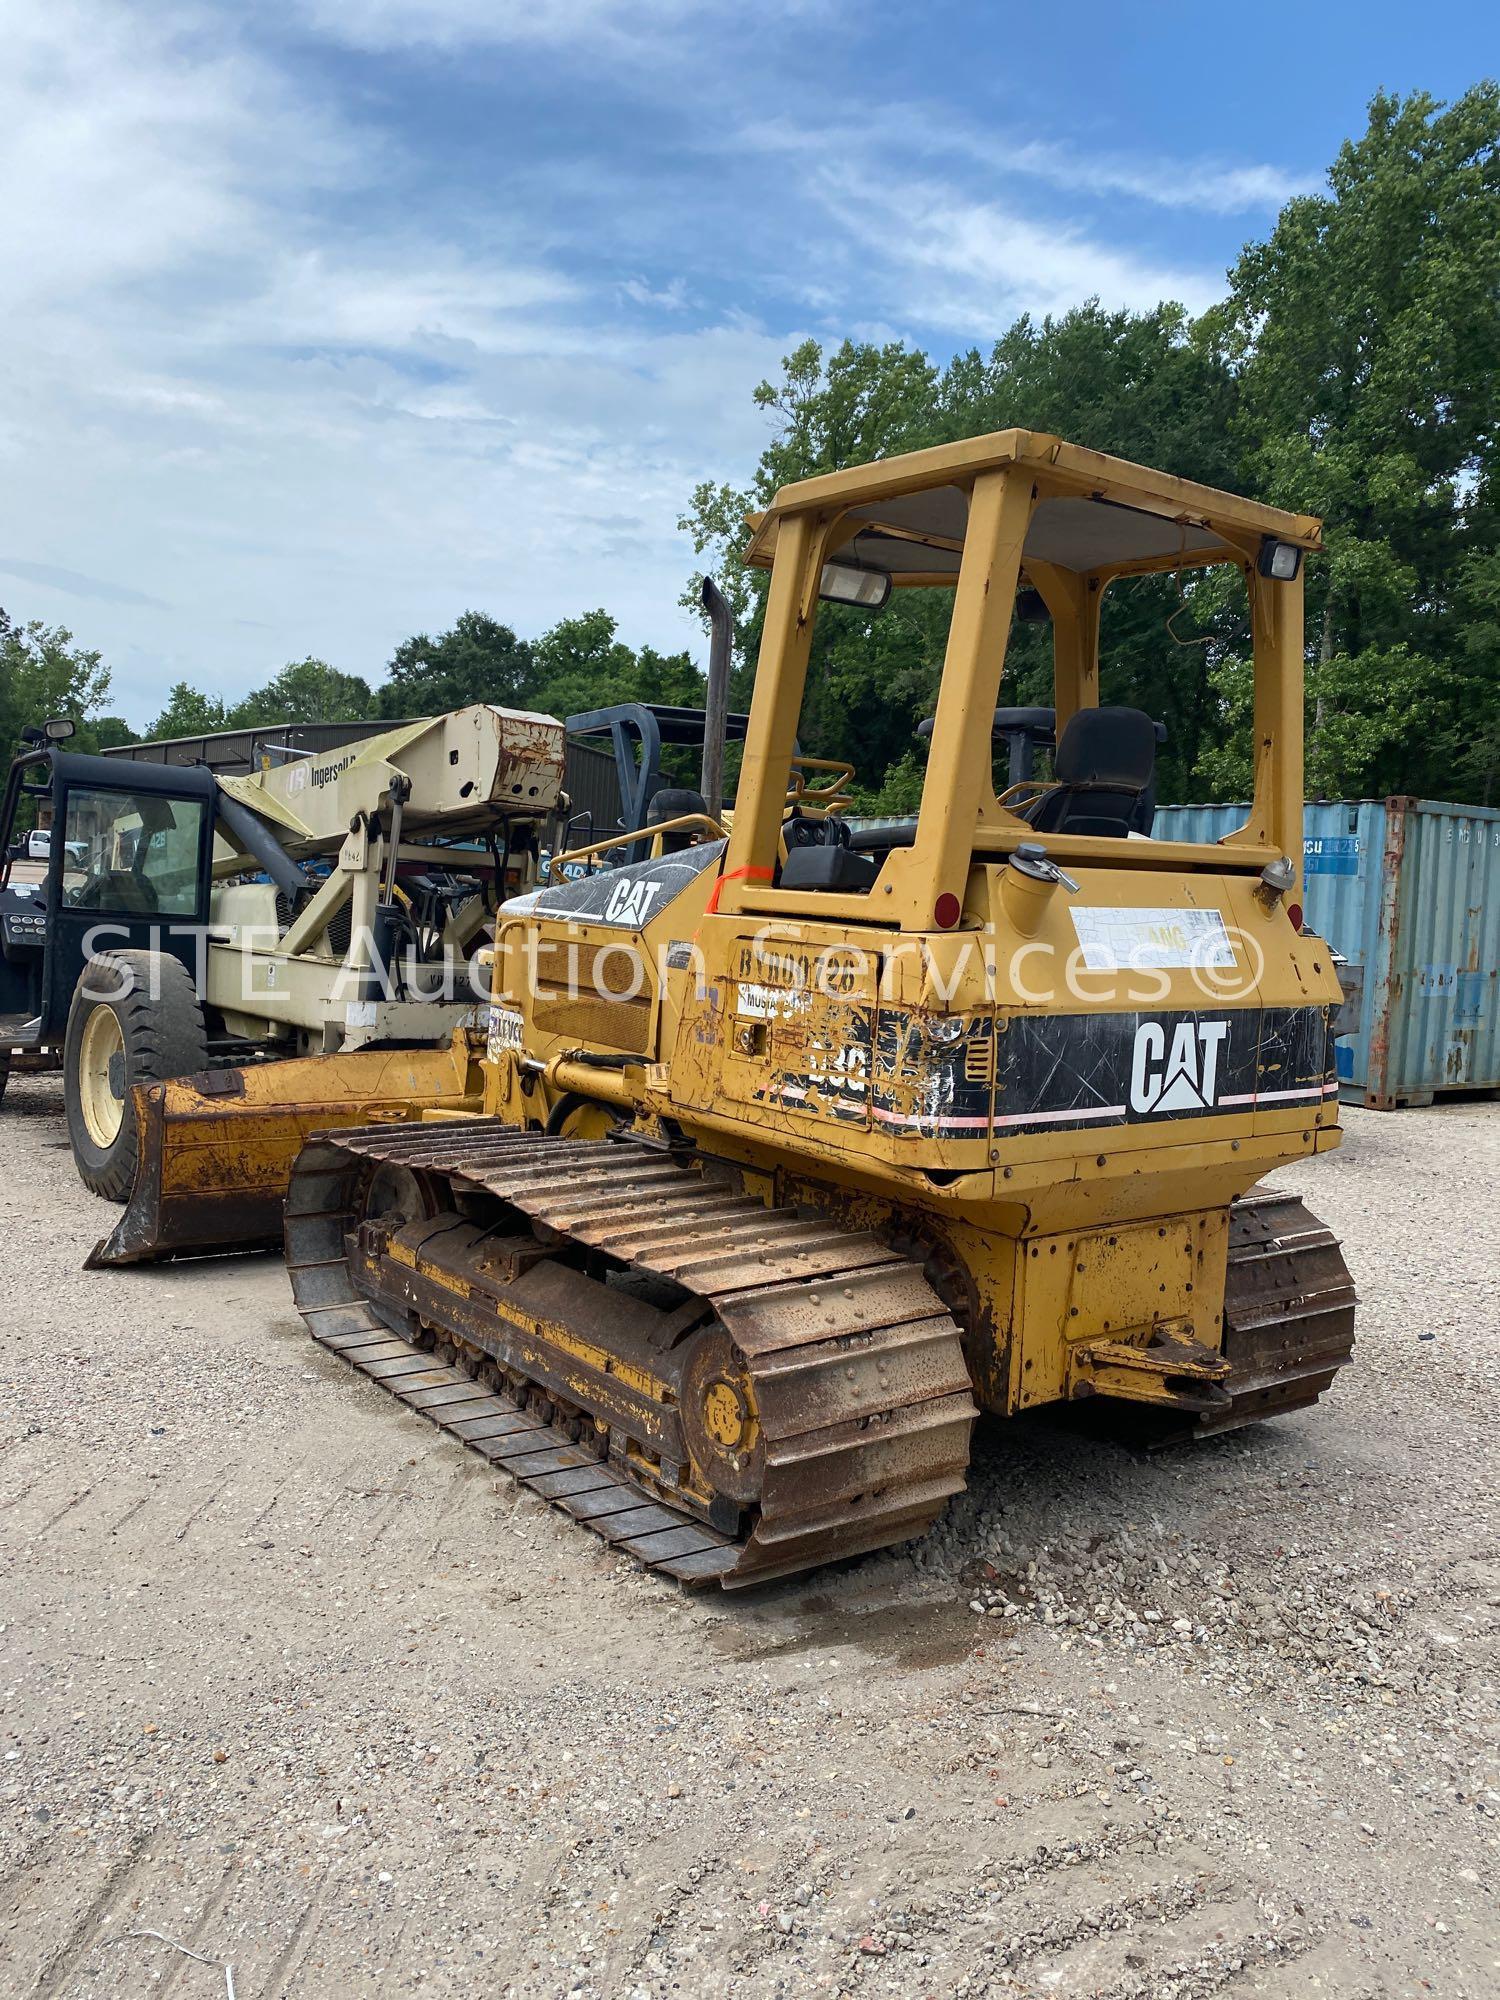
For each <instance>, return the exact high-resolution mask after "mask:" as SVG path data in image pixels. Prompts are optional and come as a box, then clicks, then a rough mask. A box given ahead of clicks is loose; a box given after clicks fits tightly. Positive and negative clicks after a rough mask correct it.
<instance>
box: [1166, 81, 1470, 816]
mask: <svg viewBox="0 0 1500 2000" xmlns="http://www.w3.org/2000/svg"><path fill="white" fill-rule="evenodd" d="M1497 297H1500V88H1497V86H1496V85H1495V84H1493V83H1485V84H1481V85H1479V86H1477V87H1476V88H1475V89H1473V90H1471V91H1469V92H1467V93H1466V94H1465V96H1463V97H1462V98H1460V99H1459V100H1458V101H1457V102H1456V103H1454V104H1452V105H1449V106H1446V107H1444V106H1440V105H1438V104H1436V103H1435V102H1434V100H1433V99H1432V98H1430V97H1428V96H1426V95H1425V94H1421V93H1418V94H1416V95H1414V96H1411V97H1408V98H1406V99H1404V100H1403V99H1400V98H1396V97H1392V96H1388V95H1385V94H1381V95H1379V96H1377V97H1376V98H1375V99H1374V100H1373V102H1372V103H1371V106H1370V115H1369V123H1368V126H1367V129H1366V130H1365V132H1364V134H1363V135H1362V136H1361V137H1360V138H1359V139H1357V140H1352V141H1350V142H1349V143H1348V144H1346V145H1345V146H1344V147H1343V148H1342V149H1341V150H1340V152H1339V155H1338V158H1337V160H1336V161H1335V162H1334V165H1333V167H1332V169H1331V171H1330V174H1329V192H1328V193H1327V194H1326V195H1317V196H1308V197H1304V198H1301V199H1298V200H1296V201H1292V202H1289V203H1288V204H1287V206H1286V208H1285V209H1284V210H1283V211H1282V213H1281V216H1280V217H1279V219H1278V221H1277V223H1276V226H1275V228H1274V229H1273V230H1272V232H1271V234H1270V236H1269V237H1268V238H1267V240H1266V241H1265V242H1264V243H1258V244H1252V245H1250V246H1249V247H1248V248H1247V249H1246V250H1245V252H1244V254H1243V255H1242V256H1241V258H1240V260H1239V262H1238V263H1237V264H1236V266H1235V268H1234V270H1233V271H1232V272H1231V274H1230V295H1229V298H1228V300H1227V301H1226V302H1225V304H1224V305H1223V306H1222V307H1220V308H1218V309H1217V310H1216V311H1215V312H1214V313H1212V314H1210V315H1209V316H1208V319H1207V322H1206V328H1205V330H1206V333H1207V335H1208V336H1209V337H1211V338H1212V339H1213V340H1214V341H1215V342H1216V344H1217V346H1218V348H1219V351H1220V352H1221V353H1222V354H1223V356H1224V357H1225V359H1226V361H1227V362H1228V363H1229V364H1230V365H1231V366H1232V367H1233V368H1234V369H1235V371H1236V374H1237V378H1238V382H1239V407H1238V411H1237V414H1236V418H1235V426H1234V428H1235V433H1236V436H1237V439H1238V441H1239V442H1240V444H1241V447H1242V449H1243V453H1244V458H1243V478H1244V482H1245V484H1246V486H1247V488H1248V490H1250V491H1252V492H1255V493H1258V494H1261V495H1263V496H1264V497H1265V498H1267V499H1270V500H1273V501H1277V502H1279V503H1280V504H1282V505H1284V506H1290V507H1296V508H1298V509H1300V510H1301V511H1304V512H1309V513H1319V514H1322V515H1323V516H1324V519H1325V523H1326V526H1325V542H1326V548H1327V553H1326V555H1325V556H1324V557H1322V558H1321V559H1320V560H1317V561H1315V562H1313V563H1312V564H1310V566H1309V571H1308V611H1309V631H1310V635H1311V638H1312V645H1313V652H1314V659H1313V664H1312V666H1311V668H1310V671H1309V695H1310V702H1309V712H1308V751H1309V770H1310V772H1311V771H1314V770H1316V771H1320V772H1321V773H1322V774H1323V775H1324V777H1325V778H1326V779H1327V780H1328V781H1329V782H1330V783H1331V784H1332V783H1337V784H1339V785H1340V786H1350V785H1352V786H1357V787H1358V788H1359V789H1360V790H1367V791H1370V790H1373V791H1380V790H1386V789H1401V790H1411V791H1424V792H1427V793H1429V794H1436V795H1438V796H1442V797H1450V798H1451V797H1464V796H1484V797H1487V796H1489V793H1490V790H1491V788H1492V786H1493V784H1494V782H1495V779H1496V776H1497V774H1500V744H1497V724H1496V714H1497V709H1500V652H1497V649H1496V647H1495V643H1494V641H1495V637H1496V631H1495V625H1496V587H1497V584H1500V565H1497V548H1500V536H1497V522H1500V516H1497V509H1496V495H1497V471H1500V468H1497V459H1496V453H1497V434H1496V429H1495V411H1496V408H1497V406H1500V310H1497V305H1496V301H1497Z"/></svg>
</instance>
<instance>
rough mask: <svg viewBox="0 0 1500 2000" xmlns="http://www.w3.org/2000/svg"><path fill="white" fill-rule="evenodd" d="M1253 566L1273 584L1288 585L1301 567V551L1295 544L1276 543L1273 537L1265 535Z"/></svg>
mask: <svg viewBox="0 0 1500 2000" xmlns="http://www.w3.org/2000/svg"><path fill="white" fill-rule="evenodd" d="M1255 566H1256V568H1257V569H1258V570H1259V571H1260V573H1261V575H1262V576H1268V577H1270V578H1271V580H1272V582H1273V583H1290V582H1291V581H1292V580H1293V578H1294V577H1295V576H1296V574H1297V572H1298V570H1299V569H1301V567H1302V551H1301V549H1299V548H1298V547H1297V544H1296V543H1295V542H1278V541H1277V539H1276V537H1275V536H1274V535H1267V536H1266V538H1265V540H1264V541H1263V542H1262V543H1261V545H1260V555H1259V557H1258V559H1257V561H1256V565H1255Z"/></svg>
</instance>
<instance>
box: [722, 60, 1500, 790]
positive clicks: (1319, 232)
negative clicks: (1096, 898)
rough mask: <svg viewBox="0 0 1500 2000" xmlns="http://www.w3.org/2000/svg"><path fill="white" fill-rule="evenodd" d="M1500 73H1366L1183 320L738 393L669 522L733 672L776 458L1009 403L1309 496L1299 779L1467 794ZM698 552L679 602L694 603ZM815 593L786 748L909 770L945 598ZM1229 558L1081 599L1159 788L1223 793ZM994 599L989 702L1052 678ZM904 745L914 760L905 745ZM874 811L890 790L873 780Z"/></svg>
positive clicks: (1192, 467)
mask: <svg viewBox="0 0 1500 2000" xmlns="http://www.w3.org/2000/svg"><path fill="white" fill-rule="evenodd" d="M1497 299H1500V90H1497V87H1496V86H1495V85H1494V84H1491V83H1486V84H1482V85H1480V86H1478V87H1477V88H1475V89H1474V90H1471V91H1469V92H1468V93H1467V94H1466V95H1465V96H1464V97H1462V98H1461V99H1459V100H1458V101H1457V102H1456V103H1454V104H1452V105H1450V106H1447V107H1442V106H1439V105H1437V104H1435V103H1434V102H1433V101H1432V100H1431V99H1430V98H1428V97H1425V96H1422V95H1416V96H1412V97H1409V98H1406V99H1404V100H1403V99H1398V98H1395V97H1390V96H1386V95H1381V96H1378V97H1377V98H1376V99H1375V100H1374V102H1373V103H1372V104H1371V106H1370V117H1369V124H1368V128H1367V130H1366V131H1365V133H1364V134H1363V136H1362V137H1360V138H1359V139H1357V140H1354V141H1351V142H1350V143H1349V144H1348V145H1346V146H1345V147H1344V148H1343V149H1342V150H1341V152H1340V154H1339V157H1338V159H1337V160H1336V161H1335V163H1334V165H1333V167H1332V169H1331V171H1330V174H1329V186H1328V192H1327V193H1326V194H1323V195H1318V196H1315V197H1308V198H1303V199H1299V200H1296V201H1293V202H1290V203H1288V204H1287V206H1286V208H1285V209H1284V210H1283V211H1282V214H1281V216H1280V218H1279V219H1278V221H1277V223H1276V226H1275V228H1274V229H1273V230H1272V232H1271V234H1270V236H1269V237H1268V238H1267V239H1266V241H1265V242H1264V243H1259V244H1252V245H1250V246H1249V247H1247V249H1246V250H1245V251H1244V253H1243V254H1242V256H1241V257H1240V259H1239V261H1238V262H1237V264H1236V265H1235V267H1234V270H1233V271H1232V272H1231V273H1230V292H1229V296H1228V298H1227V299H1226V300H1225V302H1224V303H1223V304H1222V305H1221V306H1219V307H1216V308H1215V309H1214V310H1212V311H1211V312H1209V313H1207V314H1206V315H1205V316H1204V317H1203V318H1202V319H1201V320H1199V321H1197V322H1194V321H1192V320H1190V319H1189V317H1188V315H1187V314H1186V313H1185V312H1184V310H1183V309H1182V307H1181V306H1178V305H1174V304H1171V303H1164V304H1162V305H1160V306H1158V307H1156V308H1155V309H1154V310H1153V311H1150V312H1144V313H1129V312H1107V311H1105V310H1104V309H1103V307H1101V306H1100V305H1099V303H1098V302H1097V301H1089V302H1088V303H1086V304H1084V305H1082V306H1080V307H1078V308H1077V309H1076V310H1074V311H1072V312H1069V313H1066V314H1064V315H1063V316H1062V317H1061V318H1058V319H1045V320H1043V321H1041V322H1040V323H1037V322H1035V321H1033V320H1031V319H1029V318H1023V319H1021V320H1018V321H1017V322H1016V323H1015V325H1013V326H1012V327H1010V328H1009V329H1008V331H1006V332H1005V333H1003V334H1002V335H1001V336H1000V338H999V339H998V340H997V341H996V342H995V343H994V345H993V346H992V347H991V348H990V350H989V351H988V353H982V352H981V351H980V350H979V349H977V348H976V349H972V350H970V351H969V352H968V353H965V354H960V355H958V356H956V357H955V358H954V359H953V360H952V361H951V362H950V363H949V364H948V366H947V367H946V368H943V369H941V370H939V369H938V368H937V367H936V366H935V365H934V364H933V363H932V362H931V361H930V360H929V359H928V358H927V357H926V356H925V355H922V354H919V353H916V352H914V351H913V350H911V349H909V348H907V347H904V346H902V345H900V344H899V343H889V344H886V345H882V346H875V345H870V344H863V343H855V342H849V341H846V342H845V343H844V344H843V345H842V346H841V347H839V348H837V349H835V350H834V351H833V352H832V353H831V354H828V355H826V356H825V354H824V352H823V350H822V349H820V348H819V347H818V345H817V344H816V343H815V342H813V341H805V342H804V343H803V344H802V345H801V346H800V347H798V348H797V349H796V350H795V351H794V352H793V353H791V354H789V355H787V356H786V358H785V360H784V361H783V363H782V375H781V380H780V382H779V383H776V384H774V385H773V384H771V383H765V382H763V383H761V384H760V385H759V387H758V388H757V389H756V390H755V392H754V393H755V400H756V402H757V403H758V404H759V405H760V406H761V407H762V408H763V409H765V410H766V411H768V412H769V413H770V414H771V415H772V416H773V418H774V419H775V422H776V430H775V433H774V435H773V436H772V438H771V440H770V441H769V443H768V444H767V446H766V449H765V451H764V452H763V453H762V454H761V458H760V462H759V464H758V465H757V467H756V469H755V473H754V476H753V478H752V479H751V481H750V482H749V484H748V485H747V486H746V487H745V488H743V489H740V488H736V487H731V486H728V485H715V484H713V483H706V484H704V485H702V486H700V487H699V488H698V489H697V491H696V492H695V493H694V494H693V496H692V501H691V504H690V506H689V508H688V511H687V513H686V514H685V515H684V517H683V521H682V525H683V527H684V528H685V529H686V530H687V531H688V532H689V533H690V534H691V535H692V538H693V545H694V549H695V552H696V553H697V554H698V555H699V556H700V558H705V559H706V560H707V563H708V565H709V566H710V567H711V568H712V569H713V571H714V573H715V574H716V576H717V577H718V580H719V582H720V584H721V587H723V588H724V589H725V591H726V592H727V593H728V594H729V596H730V597H731V601H732V602H733V603H734V606H735V611H736V617H737V620H738V622H739V626H740V641H741V652H740V659H741V669H740V675H739V678H738V682H737V689H736V692H737V696H738V698H739V699H740V700H741V701H743V700H745V699H746V698H747V695H748V687H747V682H748V678H749V674H748V668H747V666H746V664H745V663H746V662H748V661H749V660H752V659H753V657H754V652H755V648H756V645H757V643H758V639H759V624H760V615H761V607H762V604H763V600H764V590H765V579H764V575H763V574H761V573H758V572H757V573H749V572H746V571H744V570H742V569H741V568H740V567H739V565H738V563H737V561H736V556H737V554H738V552H739V551H740V550H741V549H742V548H743V546H744V543H745V540H746V532H745V528H744V522H743V517H744V515H745V514H746V513H747V512H749V511H752V510H754V509H756V508H758V507H762V506H764V505H765V504H766V503H767V501H768V500H769V499H770V497H771V496H772V494H773V493H774V492H775V490H776V489H777V487H778V486H781V485H784V484H786V483H787V482H789V481H791V480H795V479H801V478H805V477H807V476H808V475H810V474H812V473H817V472H827V471H831V470H834V469H836V468H837V467H839V466H842V465H847V464H852V463H857V462H859V461H861V460H863V459H868V458H874V457H883V456H887V455H889V454H891V453H894V452H898V451H908V450H912V449H915V448H917V447H920V446H923V445H928V444H936V443H939V442H942V441H944V440H947V439H951V438H958V437H966V436H973V435H977V434H979V433H982V432H985V431H992V430H1001V429H1005V428H1008V427H1010V426H1012V425H1015V426H1018V427H1021V428H1025V429H1029V430H1042V431H1051V432H1055V433H1057V434H1059V435H1061V436H1063V437H1066V438H1070V439H1072V440H1074V441H1075V442H1078V443H1081V444H1087V445H1091V446H1094V447H1095V448H1097V449H1100V450H1104V451H1109V452H1113V453H1116V454H1118V455H1119V456H1121V457H1124V458H1128V459H1134V460H1137V461H1140V462H1142V463H1144V464H1148V465H1154V466H1160V467H1162V468H1164V469H1166V470H1168V471H1171V472H1175V473H1178V474H1180V475H1182V476H1184V477H1186V478H1190V479H1196V480H1200V481H1203V482H1204V483H1206V484H1208V485H1213V486H1222V487H1228V488H1230V489H1231V490H1238V491H1241V492H1248V493H1253V494H1255V495H1256V496H1257V497H1258V498H1262V499H1266V500H1270V501H1273V502H1276V503H1278V504H1280V505H1283V506H1286V507H1289V508H1292V509H1294V510H1296V511H1298V512H1301V513H1317V514H1321V515H1322V516H1323V517H1324V518H1325V522H1326V529H1325V534H1326V543H1327V553H1326V555H1324V556H1323V557H1321V558H1318V559H1315V560H1314V561H1313V562H1312V563H1310V565H1309V572H1308V585H1307V588H1308V633H1309V642H1310V657H1309V663H1308V714H1307V725H1308V784H1309V789H1310V790H1314V791H1316V790H1324V791H1327V792H1331V793H1351V792H1353V793H1359V792H1380V791H1385V790H1402V791H1420V792H1424V793H1426V794H1428V795H1430V796H1442V797H1447V798H1457V799H1465V798H1471V799H1482V800H1488V799H1489V798H1490V797H1491V796H1492V795H1493V792H1494V790H1495V788H1496V786H1497V783H1500V523H1497V495H1500V467H1497V461H1496V451H1497V445H1496V435H1497V434H1496V429H1495V411H1496V409H1497V407H1500V310H1497ZM696 584H697V579H696V578H695V579H694V583H693V586H692V587H691V589H690V591H689V593H688V595H687V596H686V597H685V598H684V602H685V603H689V604H693V605H695V604H696ZM934 598H939V594H938V593H931V592H926V591H912V592H898V593H897V594H896V595H895V597H894V598H893V600H892V603H891V605H890V607H889V608H888V609H887V610H886V611H885V612H884V613H882V614H880V615H879V616H878V617H876V618H873V619H872V618H870V617H868V616H866V617H860V616H859V615H857V614H855V613H852V612H849V611H838V612H830V611H829V610H827V609H826V608H825V610H824V611H823V613H822V614H821V615H820V617H819V621H818V629H817V634H816V637H815V641H814V652H813V659H812V664H811V668H810V673H809V684H808V694H807V700H806V704H805V707H804V712H803V716H802V723H801V740H802V744H803V747H804V749H807V750H811V751H816V752H821V753H824V754H828V753H831V752H833V751H836V750H837V751H840V752H843V753H845V754H848V755H850V756H852V757H854V758H855V759H856V760H857V762H858V764H859V767H860V771H861V775H862V776H863V778H864V780H865V782H866V785H867V786H870V787H872V789H871V790H869V791H867V792H866V793H865V794H863V795H862V796H863V797H864V798H865V799H867V800H870V801H872V802H873V801H874V800H875V799H880V800H881V801H882V802H884V801H886V800H888V799H890V800H894V799H897V798H900V799H906V798H907V797H909V794H910V789H911V783H912V778H913V774H914V772H915V771H916V770H917V769H918V768H919V753H917V752H915V751H914V750H913V747H912V730H913V728H914V725H915V723H916V721H917V720H918V719H919V718H920V716H921V715H922V714H924V713H930V712H931V707H932V702H933V699H934V696H935V692H936V686H937V679H938V674H939V671H940V667H941V657H942V646H943V637H944V632H945V629H946V615H947V601H948V600H947V596H946V593H942V594H941V595H940V601H937V602H930V601H929V600H931V599H934ZM1247 640H1248V629H1247V612H1246V605H1245V598H1244V589H1243V584H1242V583H1241V581H1240V580H1239V579H1238V578H1237V577H1233V576H1220V575H1209V576H1203V577H1196V576H1195V575H1194V574H1193V572H1191V571H1188V572H1185V573H1184V575H1183V576H1182V578H1180V579H1177V578H1170V577H1145V578H1140V579H1137V580H1134V581H1130V582H1120V583H1117V584H1115V585H1114V586H1113V588H1112V589H1111V590H1110V592H1109V593H1108V595H1107V597H1106V599H1105V604H1104V615H1103V648H1102V673H1101V680H1102V684H1103V693H1104V696H1105V699H1106V700H1108V699H1114V700H1130V701H1132V702H1134V703H1135V704H1137V705H1138V706H1140V707H1143V708H1146V709H1148V710H1149V711H1150V713H1151V714H1153V715H1155V716H1156V717H1158V718H1159V719H1161V720H1163V721H1165V723H1166V724H1167V730H1168V741H1167V744H1166V746H1165V748H1164V749H1163V752H1162V755H1161V758H1160V760H1159V768H1158V786H1159V791H1160V796H1161V797H1162V798H1163V800H1165V801H1171V800H1174V799H1177V800H1181V799H1188V798H1204V797H1207V798H1215V797H1219V798H1222V797H1232V796H1235V795H1239V796H1243V795H1244V793H1245V792H1246V790H1247V789H1248V787H1249V783H1250V768H1251V763H1250V759H1251V718H1252V703H1251V699H1250V688H1249V670H1248V666H1247V665H1246V662H1245V658H1244V649H1245V646H1246V644H1247ZM1050 687H1051V667H1050V647H1049V645H1048V641H1047V636H1046V634H1045V632H1043V631H1039V630H1037V629H1036V628H1029V627H1018V628H1017V629H1016V631H1015V632H1014V633H1013V635H1012V640H1011V645H1010V649H1009V652H1008V654H1007V660H1006V675H1005V688H1004V690H1003V693H1002V697H1001V698H1002V700H1008V701H1012V702H1028V701H1042V702H1045V701H1048V700H1050V698H1051V694H1050ZM914 759H917V760H918V761H914ZM881 809H882V810H884V809H891V810H895V809H897V808H896V807H894V806H892V807H890V808H887V807H886V806H885V805H884V804H882V807H881Z"/></svg>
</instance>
